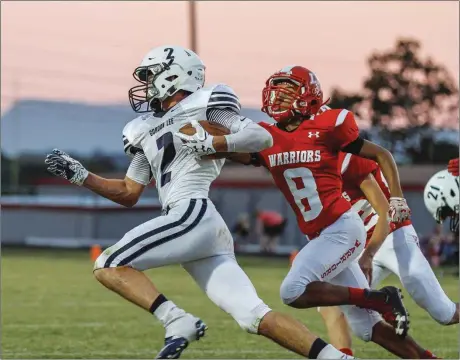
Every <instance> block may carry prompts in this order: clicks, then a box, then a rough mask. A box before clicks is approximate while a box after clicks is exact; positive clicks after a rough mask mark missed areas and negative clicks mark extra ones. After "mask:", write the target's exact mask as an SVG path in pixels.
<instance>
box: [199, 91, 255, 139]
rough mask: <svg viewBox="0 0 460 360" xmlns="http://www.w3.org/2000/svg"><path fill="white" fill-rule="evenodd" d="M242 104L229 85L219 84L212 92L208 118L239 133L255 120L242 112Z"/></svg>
mask: <svg viewBox="0 0 460 360" xmlns="http://www.w3.org/2000/svg"><path fill="white" fill-rule="evenodd" d="M240 110H241V105H240V102H239V99H238V96H236V94H235V92H234V91H233V90H232V89H231V88H230V87H229V86H227V85H224V84H220V85H217V86H216V87H215V88H214V89H213V90H212V92H211V95H210V97H209V101H208V105H207V108H206V120H208V121H211V122H215V123H217V124H219V125H222V126H224V127H226V128H227V129H229V130H230V132H231V133H232V134H234V133H237V132H239V131H241V130H242V129H244V128H245V127H246V126H248V125H249V124H251V123H252V122H253V121H252V120H251V119H248V118H246V117H244V116H242V115H241V114H240Z"/></svg>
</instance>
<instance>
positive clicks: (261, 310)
mask: <svg viewBox="0 0 460 360" xmlns="http://www.w3.org/2000/svg"><path fill="white" fill-rule="evenodd" d="M270 311H272V310H271V309H270V308H269V307H268V305H266V304H265V303H261V304H259V305H258V306H257V307H255V308H254V309H252V310H250V311H247V310H246V311H245V310H237V311H234V312H233V313H232V314H231V315H232V316H233V318H234V319H235V320H236V322H237V323H238V325H239V326H240V327H241V328H242V329H243V330H245V331H247V332H248V333H250V334H257V333H258V331H259V326H260V323H261V321H262V319H263V318H264V316H265V315H267V314H268V313H269V312H270Z"/></svg>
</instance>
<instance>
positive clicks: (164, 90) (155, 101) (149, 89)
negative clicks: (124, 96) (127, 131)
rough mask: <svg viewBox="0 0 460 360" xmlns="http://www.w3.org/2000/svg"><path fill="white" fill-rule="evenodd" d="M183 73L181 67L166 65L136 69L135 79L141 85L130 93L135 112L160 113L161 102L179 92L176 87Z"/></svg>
mask: <svg viewBox="0 0 460 360" xmlns="http://www.w3.org/2000/svg"><path fill="white" fill-rule="evenodd" d="M181 71H182V69H181V68H180V66H179V65H177V64H173V65H172V66H169V65H167V64H166V63H161V64H154V65H149V66H139V67H138V68H136V70H134V73H133V77H134V79H135V80H136V81H137V82H140V83H141V85H137V86H134V87H133V88H131V89H130V90H129V93H128V96H129V100H130V103H131V107H132V108H133V110H134V111H135V112H138V113H144V112H150V111H154V112H158V111H160V110H161V102H162V101H163V100H164V99H166V98H168V97H169V96H172V95H174V94H175V93H176V92H177V91H179V89H178V88H177V87H176V85H177V83H178V79H179V75H178V73H179V74H180V72H181Z"/></svg>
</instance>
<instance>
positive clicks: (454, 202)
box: [423, 162, 460, 235]
mask: <svg viewBox="0 0 460 360" xmlns="http://www.w3.org/2000/svg"><path fill="white" fill-rule="evenodd" d="M449 165H450V163H449ZM454 166H455V165H454ZM457 166H458V162H457V165H456V166H455V167H452V169H449V170H441V171H439V172H437V173H436V174H434V175H433V176H432V177H431V178H430V180H428V183H427V184H426V185H425V190H424V193H423V199H424V201H425V206H426V208H427V209H428V211H429V212H430V214H431V215H432V216H433V218H434V219H435V220H436V222H437V223H439V224H442V223H443V222H444V221H445V220H446V219H447V218H449V217H450V224H449V225H450V230H451V231H452V232H453V233H455V234H457V235H458V218H459V193H460V191H459V178H458V176H454V174H458V170H457ZM452 170H454V171H452Z"/></svg>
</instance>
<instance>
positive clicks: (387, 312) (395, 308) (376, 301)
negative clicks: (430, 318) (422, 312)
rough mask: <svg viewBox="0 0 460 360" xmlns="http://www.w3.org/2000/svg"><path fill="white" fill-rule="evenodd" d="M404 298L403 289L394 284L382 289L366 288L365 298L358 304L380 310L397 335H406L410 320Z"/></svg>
mask: <svg viewBox="0 0 460 360" xmlns="http://www.w3.org/2000/svg"><path fill="white" fill-rule="evenodd" d="M402 299H403V296H402V294H401V290H400V289H398V288H396V287H394V286H385V287H383V288H381V289H380V290H368V289H366V291H365V300H364V302H363V303H362V304H359V305H358V306H359V307H363V308H366V309H371V310H375V311H377V312H379V313H380V314H382V316H383V318H384V319H385V321H386V322H388V323H389V324H391V325H392V326H393V327H394V328H395V332H396V334H397V335H399V336H401V337H405V336H406V335H407V332H408V331H409V325H410V321H409V313H408V312H407V309H406V307H405V306H404V304H403V302H402Z"/></svg>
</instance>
